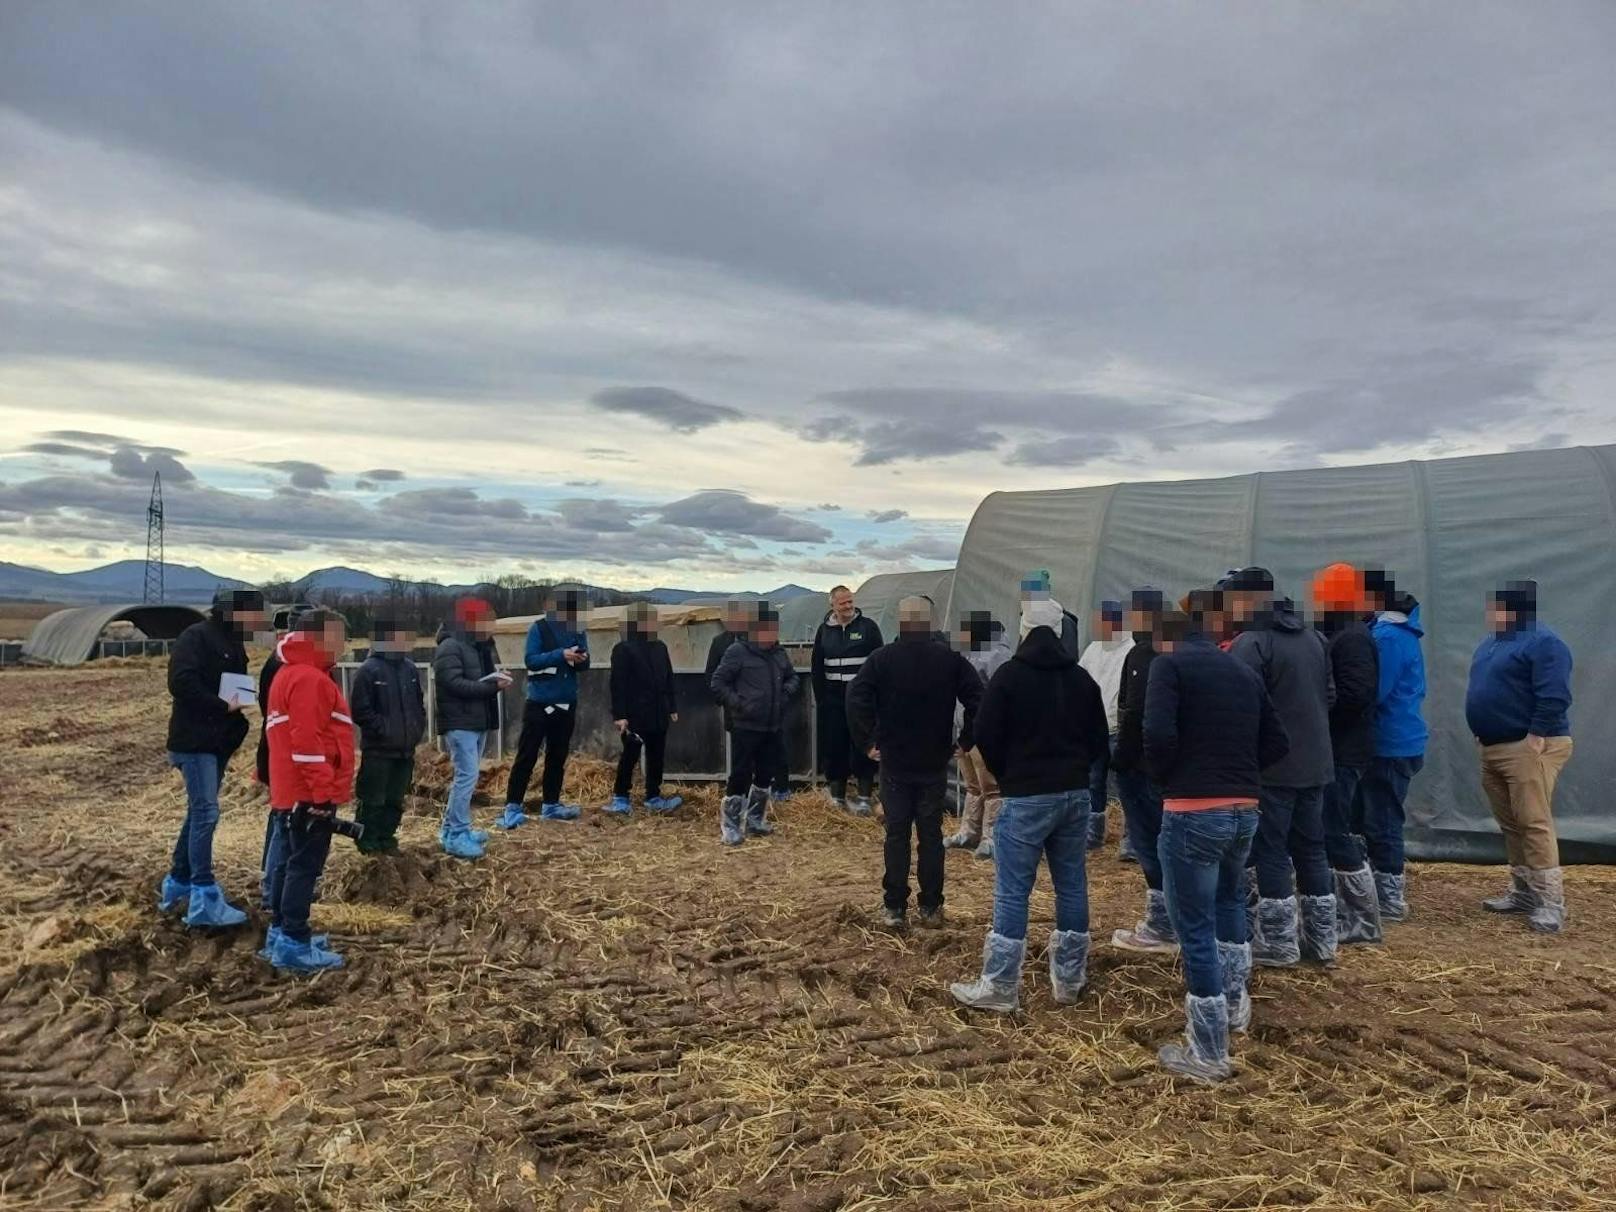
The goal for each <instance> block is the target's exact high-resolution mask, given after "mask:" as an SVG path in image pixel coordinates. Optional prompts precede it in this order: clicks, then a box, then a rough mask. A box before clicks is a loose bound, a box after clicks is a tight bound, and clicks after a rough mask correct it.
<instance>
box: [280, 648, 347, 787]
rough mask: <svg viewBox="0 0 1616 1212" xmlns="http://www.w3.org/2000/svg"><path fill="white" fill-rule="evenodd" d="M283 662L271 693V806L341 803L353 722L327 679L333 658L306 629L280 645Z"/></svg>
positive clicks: (345, 701) (333, 685)
mask: <svg viewBox="0 0 1616 1212" xmlns="http://www.w3.org/2000/svg"><path fill="white" fill-rule="evenodd" d="M279 652H280V654H281V660H282V661H283V662H284V664H283V665H282V667H281V671H280V674H279V675H278V676H277V677H276V678H275V685H274V686H272V687H271V688H270V691H269V704H268V707H267V708H266V710H265V727H266V729H267V730H268V734H269V806H270V807H271V808H273V809H274V810H275V811H276V812H286V811H289V810H290V809H292V808H295V807H296V806H297V805H298V804H300V803H303V804H345V803H347V802H348V801H349V800H350V799H352V798H353V776H354V722H353V717H352V716H351V715H350V714H349V712H348V703H347V700H346V699H344V698H343V697H342V691H341V690H340V689H339V688H338V686H337V684H336V683H335V682H334V681H332V680H331V663H332V662H331V658H330V657H329V656H328V655H326V653H325V652H324V651H322V650H321V648H320V647H319V645H318V644H316V643H315V641H314V637H313V636H312V635H311V634H310V633H308V632H302V631H294V632H292V633H291V634H290V635H288V636H287V637H286V638H285V639H284V640H282V641H281V643H280V648H279Z"/></svg>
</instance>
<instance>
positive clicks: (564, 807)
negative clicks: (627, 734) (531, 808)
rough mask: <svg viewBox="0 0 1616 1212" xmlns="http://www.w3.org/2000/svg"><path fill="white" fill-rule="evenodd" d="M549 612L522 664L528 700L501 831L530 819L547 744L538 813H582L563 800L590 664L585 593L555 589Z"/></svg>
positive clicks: (549, 816) (536, 626)
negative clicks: (528, 803)
mask: <svg viewBox="0 0 1616 1212" xmlns="http://www.w3.org/2000/svg"><path fill="white" fill-rule="evenodd" d="M545 606H546V613H545V615H544V616H543V617H542V618H539V619H535V620H534V622H533V624H532V626H530V627H529V628H528V629H527V645H526V647H525V648H524V650H523V653H522V663H523V665H525V666H526V667H527V701H526V702H525V703H524V704H523V706H522V736H521V739H519V740H518V741H517V743H516V761H515V762H514V763H512V765H511V778H510V782H509V784H508V785H507V786H506V788H505V815H504V816H502V817H500V819H499V821H498V824H499V827H500V828H501V829H515V828H516V827H517V826H519V825H521V824H523V823H525V822H526V821H527V820H528V815H527V813H526V812H524V811H523V810H522V800H523V798H524V797H525V796H526V795H527V784H528V780H529V779H531V778H532V777H533V767H534V765H535V764H536V763H537V762H538V760H539V748H540V746H543V748H544V799H543V801H542V805H541V807H540V809H539V816H540V818H541V819H543V820H546V821H575V820H577V819H578V817H579V815H580V814H581V813H582V811H583V810H582V809H581V808H579V807H578V806H577V805H576V804H563V803H562V802H561V783H562V780H563V779H564V778H565V777H566V773H567V754H568V752H569V751H570V750H571V748H572V730H573V727H574V725H575V724H576V722H577V716H578V671H579V670H581V669H587V668H588V667H589V636H588V635H587V634H586V632H585V630H584V627H583V623H582V619H583V612H584V606H585V601H584V595H583V591H582V590H578V589H552V590H551V591H550V593H549V594H548V596H547V597H546V599H545Z"/></svg>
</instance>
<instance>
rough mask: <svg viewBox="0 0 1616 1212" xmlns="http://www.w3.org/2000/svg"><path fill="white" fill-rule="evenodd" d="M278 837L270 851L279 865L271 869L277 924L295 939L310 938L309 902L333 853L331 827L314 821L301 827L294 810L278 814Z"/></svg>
mask: <svg viewBox="0 0 1616 1212" xmlns="http://www.w3.org/2000/svg"><path fill="white" fill-rule="evenodd" d="M275 834H276V836H275V839H274V840H273V841H272V842H270V846H269V850H270V854H271V855H273V856H274V860H275V866H274V868H273V869H272V871H271V872H270V880H269V907H270V912H271V913H272V914H274V917H273V919H272V920H273V921H274V924H275V925H277V926H279V927H280V928H281V933H282V934H284V935H285V936H286V937H287V938H289V939H291V940H292V941H293V942H295V943H306V942H308V941H309V904H310V902H311V901H313V899H314V885H315V882H316V881H317V880H318V879H319V878H320V872H322V871H324V870H325V860H326V856H327V855H328V854H330V853H331V830H330V829H329V828H327V827H326V826H325V825H321V824H314V825H310V826H306V827H304V828H298V827H297V826H296V825H294V824H292V814H291V813H290V812H277V813H276V814H275Z"/></svg>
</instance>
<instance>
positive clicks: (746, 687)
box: [710, 606, 801, 846]
mask: <svg viewBox="0 0 1616 1212" xmlns="http://www.w3.org/2000/svg"><path fill="white" fill-rule="evenodd" d="M710 686H711V688H712V692H713V697H714V698H716V699H717V700H718V701H719V702H720V703H722V704H723V705H724V708H725V710H726V711H728V712H729V718H730V723H731V725H732V727H733V731H732V732H731V734H730V765H729V781H728V782H727V783H726V784H725V785H724V804H723V808H722V813H721V816H720V819H719V839H720V840H721V841H722V842H723V843H724V844H725V845H726V846H739V845H740V844H741V843H742V842H743V841H745V840H746V835H747V834H748V833H754V834H767V833H772V832H773V830H772V829H771V828H770V827H769V826H768V824H767V823H766V822H765V820H764V816H765V813H766V811H767V809H768V806H769V787H770V784H771V783H772V782H773V779H774V774H775V767H776V765H778V763H779V761H780V759H781V757H782V756H783V755H784V753H785V746H784V745H783V744H782V742H781V731H782V729H784V728H785V722H786V709H787V708H788V707H789V706H790V704H791V700H792V699H793V698H795V697H796V695H797V690H798V688H799V687H800V686H801V682H800V680H799V679H798V677H797V671H796V669H795V668H793V666H792V664H791V654H790V653H788V652H787V651H786V650H785V649H784V648H782V647H780V616H779V615H778V614H777V613H776V612H775V611H774V610H773V609H772V608H770V607H768V606H762V607H760V608H759V610H758V614H757V618H756V621H755V622H754V623H753V624H752V626H751V628H750V629H749V634H748V637H747V638H746V639H745V640H742V641H740V642H739V643H736V644H731V645H730V646H729V647H728V648H727V649H726V650H725V651H724V657H723V659H722V660H721V661H719V662H718V668H717V669H716V670H715V671H714V672H713V676H712V679H711V682H710ZM743 815H744V817H745V820H744V824H743V820H742V817H743Z"/></svg>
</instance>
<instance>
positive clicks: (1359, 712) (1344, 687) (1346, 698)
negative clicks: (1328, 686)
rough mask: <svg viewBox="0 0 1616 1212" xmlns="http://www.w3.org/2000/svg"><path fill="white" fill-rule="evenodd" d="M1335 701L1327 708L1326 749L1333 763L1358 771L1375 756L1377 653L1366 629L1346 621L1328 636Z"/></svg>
mask: <svg viewBox="0 0 1616 1212" xmlns="http://www.w3.org/2000/svg"><path fill="white" fill-rule="evenodd" d="M1329 643H1330V673H1331V676H1332V677H1333V678H1334V679H1335V702H1334V703H1332V704H1331V706H1330V748H1331V749H1332V750H1334V752H1335V764H1336V765H1337V766H1338V767H1345V768H1348V769H1352V770H1362V769H1363V768H1364V767H1365V766H1367V765H1369V759H1370V758H1372V757H1374V756H1375V694H1376V691H1377V689H1378V687H1379V685H1380V654H1379V653H1378V652H1377V651H1376V649H1375V641H1374V639H1373V638H1372V637H1371V636H1370V634H1369V627H1368V626H1367V625H1366V624H1365V623H1364V621H1363V620H1362V619H1358V618H1354V619H1350V620H1349V621H1347V622H1346V623H1343V624H1342V625H1341V626H1340V627H1338V628H1337V629H1336V630H1335V631H1334V632H1333V633H1332V634H1331V635H1330V637H1329Z"/></svg>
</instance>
